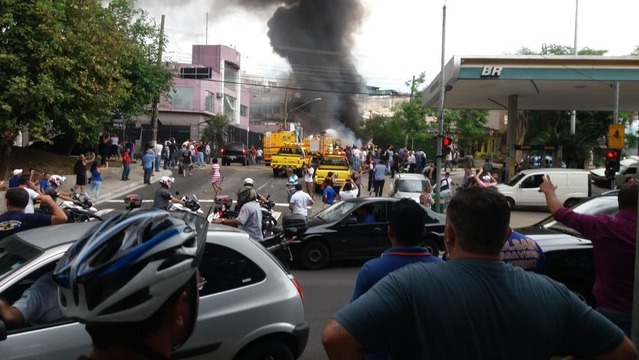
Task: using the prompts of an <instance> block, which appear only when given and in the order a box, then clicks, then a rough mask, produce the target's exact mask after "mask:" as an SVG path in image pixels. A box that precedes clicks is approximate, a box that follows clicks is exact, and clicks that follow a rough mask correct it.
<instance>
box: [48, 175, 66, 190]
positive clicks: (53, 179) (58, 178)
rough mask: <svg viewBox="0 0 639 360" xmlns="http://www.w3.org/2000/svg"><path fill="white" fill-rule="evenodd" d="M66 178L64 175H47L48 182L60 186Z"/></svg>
mask: <svg viewBox="0 0 639 360" xmlns="http://www.w3.org/2000/svg"><path fill="white" fill-rule="evenodd" d="M66 179H67V178H66V177H64V176H60V175H51V177H49V182H50V183H52V184H54V185H55V186H56V187H60V186H62V184H63V183H64V181H65V180H66Z"/></svg>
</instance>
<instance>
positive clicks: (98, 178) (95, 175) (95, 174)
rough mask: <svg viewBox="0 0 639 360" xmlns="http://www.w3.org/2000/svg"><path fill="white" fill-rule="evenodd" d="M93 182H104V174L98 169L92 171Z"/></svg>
mask: <svg viewBox="0 0 639 360" xmlns="http://www.w3.org/2000/svg"><path fill="white" fill-rule="evenodd" d="M91 181H102V173H101V172H99V171H98V169H97V168H96V169H93V170H91Z"/></svg>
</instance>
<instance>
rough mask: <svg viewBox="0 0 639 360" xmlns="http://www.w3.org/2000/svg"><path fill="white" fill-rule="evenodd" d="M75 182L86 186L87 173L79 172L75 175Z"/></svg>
mask: <svg viewBox="0 0 639 360" xmlns="http://www.w3.org/2000/svg"><path fill="white" fill-rule="evenodd" d="M75 184H76V185H78V186H85V185H86V184H87V175H86V174H84V175H82V174H78V175H76V177H75Z"/></svg>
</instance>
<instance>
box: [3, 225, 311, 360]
mask: <svg viewBox="0 0 639 360" xmlns="http://www.w3.org/2000/svg"><path fill="white" fill-rule="evenodd" d="M94 225H95V223H77V224H65V225H57V226H51V227H45V228H39V229H34V230H28V231H23V232H20V233H17V234H15V235H14V236H12V237H9V238H7V239H5V240H3V241H2V242H0V295H1V296H3V297H4V298H5V299H7V300H8V301H9V302H13V301H15V300H17V299H18V298H19V297H20V295H21V294H22V292H23V291H24V290H25V289H27V288H28V287H29V286H30V285H31V284H32V283H33V282H34V281H35V279H37V278H38V277H40V276H41V275H42V274H44V273H45V272H47V271H52V270H53V268H54V267H55V263H56V262H57V261H58V259H60V257H61V256H62V255H63V254H64V252H65V251H66V250H67V249H68V248H69V246H70V245H71V244H72V243H73V241H75V240H76V239H78V238H79V237H80V236H82V234H84V233H85V232H86V231H87V230H89V229H90V227H91V226H94ZM200 273H201V275H202V276H203V277H204V278H205V279H206V281H207V283H206V285H205V286H204V288H203V289H202V291H200V309H199V314H198V322H197V325H196V327H195V331H194V332H193V335H192V336H191V338H190V339H189V340H188V341H187V343H186V344H185V345H184V346H182V347H181V348H180V349H179V350H178V351H177V352H176V353H175V354H174V355H175V357H176V358H188V359H237V360H253V359H264V358H273V359H296V358H298V357H299V356H300V355H301V354H302V352H303V351H304V348H305V347H306V342H307V340H308V334H309V324H308V322H307V321H306V320H305V318H304V307H303V302H302V301H303V299H302V289H301V287H300V286H299V284H298V283H297V281H296V280H295V278H294V277H293V276H292V275H291V274H290V273H289V272H288V271H286V270H285V269H284V268H283V266H282V265H281V263H280V262H279V261H278V260H277V259H275V257H273V255H272V254H271V253H270V252H268V251H267V250H266V249H265V248H264V247H263V246H261V245H260V244H258V243H256V242H254V241H252V240H250V239H249V237H248V235H247V234H246V233H245V232H243V231H240V230H237V229H235V228H231V227H227V226H220V225H211V226H210V227H209V231H208V238H207V244H206V249H205V252H204V257H203V259H202V263H201V265H200ZM0 325H2V324H0ZM3 328H4V326H0V339H1V340H0V354H2V355H1V356H0V357H2V358H3V359H75V358H77V357H78V355H80V354H85V355H88V354H89V353H90V350H91V339H90V337H89V336H88V334H87V333H86V331H85V330H84V326H83V325H82V324H80V323H78V322H75V321H70V320H67V321H62V322H58V323H55V324H49V325H45V326H38V327H31V326H27V327H23V328H20V329H15V330H9V331H6V330H4V329H3Z"/></svg>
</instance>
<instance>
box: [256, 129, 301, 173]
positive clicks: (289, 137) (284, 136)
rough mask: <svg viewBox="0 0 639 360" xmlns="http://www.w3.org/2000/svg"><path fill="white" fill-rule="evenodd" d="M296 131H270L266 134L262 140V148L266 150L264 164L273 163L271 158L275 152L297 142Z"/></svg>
mask: <svg viewBox="0 0 639 360" xmlns="http://www.w3.org/2000/svg"><path fill="white" fill-rule="evenodd" d="M296 140H297V139H296V136H295V132H293V131H273V132H271V131H268V132H266V133H265V134H264V139H263V140H262V149H263V151H264V164H265V165H266V166H270V165H271V159H272V158H273V155H274V154H277V152H278V151H280V148H281V147H282V146H286V145H292V144H294V143H296V142H297V141H296Z"/></svg>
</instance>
